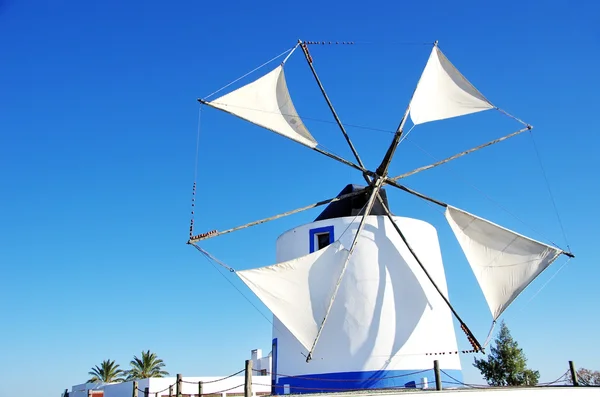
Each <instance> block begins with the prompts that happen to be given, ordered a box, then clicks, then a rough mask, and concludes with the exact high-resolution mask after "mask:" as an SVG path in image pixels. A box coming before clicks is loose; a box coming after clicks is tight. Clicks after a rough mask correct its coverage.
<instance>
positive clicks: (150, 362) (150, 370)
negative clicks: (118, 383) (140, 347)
mask: <svg viewBox="0 0 600 397" xmlns="http://www.w3.org/2000/svg"><path fill="white" fill-rule="evenodd" d="M129 364H130V365H131V369H130V370H129V371H127V380H133V379H146V378H163V377H165V376H167V375H169V373H168V372H167V371H164V370H163V369H162V368H163V367H164V366H165V363H164V362H163V360H161V359H160V358H158V357H157V356H156V353H150V350H148V351H145V352H144V351H143V352H142V358H141V359H140V358H138V357H137V356H133V360H131V362H130V363H129Z"/></svg>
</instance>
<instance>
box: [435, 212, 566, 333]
mask: <svg viewBox="0 0 600 397" xmlns="http://www.w3.org/2000/svg"><path fill="white" fill-rule="evenodd" d="M445 216H446V219H447V220H448V223H449V224H450V227H451V228H452V231H453V232H454V235H455V236H456V238H457V240H458V242H459V243H460V246H461V247H462V250H463V252H464V253H465V256H466V257H467V260H468V262H469V264H470V265H471V269H472V270H473V273H474V274H475V277H476V278H477V282H478V283H479V286H480V287H481V290H482V292H483V295H484V296H485V299H486V301H487V303H488V306H489V307H490V311H491V312H492V316H493V318H494V321H495V320H496V319H498V317H499V316H500V315H501V314H502V312H503V311H504V310H506V308H507V307H508V306H509V305H510V304H511V303H512V302H513V300H514V299H515V298H516V297H517V296H518V295H519V294H520V293H521V292H522V291H523V290H524V289H525V288H526V287H527V286H528V285H529V284H530V283H531V282H532V281H533V280H534V279H535V278H536V277H537V276H538V275H539V274H540V273H541V272H543V271H544V269H546V268H547V267H548V266H550V264H551V263H552V262H554V260H555V259H556V258H557V257H558V256H559V255H560V254H561V253H562V251H561V250H560V249H557V248H554V247H551V246H549V245H546V244H544V243H541V242H539V241H535V240H532V239H530V238H528V237H525V236H522V235H520V234H517V233H515V232H513V231H511V230H509V229H506V228H503V227H501V226H498V225H496V224H494V223H492V222H489V221H487V220H485V219H482V218H479V217H477V216H475V215H472V214H470V213H468V212H465V211H463V210H460V209H458V208H455V207H451V206H448V207H447V208H446V212H445Z"/></svg>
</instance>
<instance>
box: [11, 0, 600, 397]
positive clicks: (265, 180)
mask: <svg viewBox="0 0 600 397" xmlns="http://www.w3.org/2000/svg"><path fill="white" fill-rule="evenodd" d="M567 4H568V2H567V1H560V2H558V1H548V2H542V1H503V2H500V3H498V2H493V3H492V2H487V3H485V5H484V3H483V2H479V1H456V2H444V1H437V2H436V1H420V2H391V1H390V2H367V3H364V2H354V3H353V2H338V3H337V4H332V3H327V2H322V1H311V0H308V1H305V2H302V3H297V2H289V3H285V2H274V1H270V2H269V1H264V0H262V1H254V2H236V1H228V2H200V1H180V2H171V3H169V2H164V1H161V2H158V1H154V0H150V1H143V2H142V1H129V2H122V1H113V0H108V1H103V2H85V1H84V2H82V1H72V0H63V1H32V0H24V1H15V0H2V1H0V109H1V110H0V180H1V183H2V201H1V204H2V205H1V210H0V225H2V228H1V229H0V241H1V243H0V265H1V267H2V276H1V277H0V315H1V316H2V326H1V327H0V357H1V358H2V359H1V360H0V373H1V374H2V376H1V377H0V378H1V381H0V397H6V396H9V395H15V393H19V392H20V389H19V387H20V385H25V386H24V387H26V388H27V389H32V390H31V392H30V394H32V395H48V396H52V395H58V393H60V392H61V390H64V389H65V388H68V387H70V386H71V385H73V384H76V383H79V382H83V381H85V380H86V379H87V372H88V370H89V369H90V368H91V367H92V366H93V365H95V364H98V363H99V362H100V361H101V360H103V359H106V358H111V359H115V360H117V361H118V362H119V363H121V365H122V366H125V367H127V365H128V362H129V360H130V359H131V358H132V357H133V355H134V354H139V353H140V352H141V351H142V350H143V349H151V350H152V351H154V352H156V353H157V354H158V355H159V356H160V357H162V358H163V359H164V360H165V362H166V363H167V369H168V370H169V371H170V372H171V373H172V374H175V373H182V374H184V375H211V374H214V375H223V374H229V373H232V372H235V371H236V370H238V369H240V368H241V367H242V366H243V360H244V359H246V358H247V356H248V355H249V352H250V350H251V349H252V348H256V347H260V348H263V349H264V350H265V352H268V350H269V343H270V333H271V331H270V324H269V323H268V322H267V321H266V320H265V319H264V318H263V317H262V316H261V315H260V314H259V313H258V312H257V311H256V310H255V309H254V308H253V307H252V306H251V305H249V304H248V302H247V301H246V300H245V299H244V298H243V297H242V296H241V295H240V294H239V293H238V292H237V291H236V290H235V289H234V288H233V287H232V286H231V285H230V284H229V283H228V282H227V281H226V280H225V279H224V278H223V277H222V276H221V275H220V274H219V273H218V272H216V271H215V269H214V268H213V267H211V266H210V265H209V264H208V263H207V262H206V261H205V260H204V259H203V258H202V257H201V256H200V255H199V254H198V253H197V252H196V251H195V250H194V249H193V248H191V247H189V246H186V245H185V241H186V237H187V231H188V225H189V210H190V194H191V184H192V181H193V174H194V170H193V168H194V166H193V164H194V154H195V139H196V131H197V124H198V123H197V117H198V105H197V103H196V98H197V97H201V96H204V95H207V94H209V93H210V92H212V91H214V90H215V89H218V88H219V87H221V86H223V85H224V84H226V83H228V82H229V81H231V80H233V79H235V78H237V77H238V76H240V75H242V74H244V73H245V72H247V71H249V70H251V69H252V68H254V67H255V66H257V65H259V64H261V63H262V62H264V61H266V60H268V59H270V58H271V57H272V56H274V55H276V54H278V53H280V52H281V51H283V50H285V49H287V48H289V47H291V46H293V45H294V43H295V42H296V40H297V39H298V38H301V39H304V40H355V41H360V42H370V43H371V44H367V43H365V44H360V45H358V44H357V45H355V46H354V47H328V48H320V47H319V48H314V50H313V56H314V58H315V66H316V67H317V68H318V70H319V73H320V75H321V78H322V79H323V81H324V84H325V86H326V88H327V90H328V91H329V93H330V95H331V97H332V99H333V101H334V102H335V105H336V107H337V108H338V110H339V113H340V115H341V117H342V119H343V120H344V121H345V122H346V123H349V124H359V125H364V126H369V127H374V128H380V129H393V128H395V127H396V125H397V123H398V121H399V120H400V118H401V116H402V114H403V112H404V109H405V107H406V104H407V102H408V100H409V97H410V93H411V92H412V89H413V88H414V85H415V84H416V81H417V79H418V76H419V74H420V73H421V70H422V68H423V66H424V64H425V61H426V59H427V56H428V54H429V51H430V47H428V46H419V45H401V44H397V43H394V42H404V41H408V42H433V41H434V40H439V41H440V47H441V48H442V50H443V51H444V52H445V53H446V55H447V56H448V57H449V58H450V60H451V61H452V62H453V63H454V64H455V65H456V66H457V67H458V68H459V69H460V70H461V71H462V72H463V73H464V74H465V75H466V76H467V77H468V78H469V79H470V80H471V81H472V82H473V83H474V84H475V85H476V86H477V87H478V88H479V89H480V90H481V91H482V92H483V93H484V94H485V95H486V96H487V97H488V98H489V99H490V100H491V101H493V102H494V103H495V104H497V105H498V106H500V107H504V108H506V109H507V110H508V111H510V112H511V113H513V114H515V115H517V116H519V117H521V118H523V119H524V120H526V121H528V122H529V123H531V124H533V125H534V126H535V129H534V137H535V142H536V143H537V145H538V148H539V151H540V154H541V157H542V161H543V164H544V168H545V170H546V172H547V174H548V179H549V182H550V185H551V187H552V189H553V192H554V196H555V199H556V203H557V206H558V208H559V211H560V214H561V216H562V220H563V223H564V226H565V229H566V232H567V237H568V240H569V243H570V244H571V248H572V249H573V251H574V252H575V253H576V255H577V258H576V259H575V260H574V261H572V262H570V263H569V265H568V266H567V267H565V268H564V269H563V270H562V271H561V272H560V273H559V274H558V276H557V277H555V278H554V279H553V280H552V282H550V283H549V284H548V285H547V286H546V287H545V288H544V289H543V290H542V291H541V292H540V293H539V294H538V295H537V296H536V297H535V299H533V300H531V298H532V297H533V296H534V294H535V292H536V291H537V290H539V288H540V287H541V286H542V285H543V284H544V283H545V282H546V281H547V280H548V279H549V278H550V277H551V276H552V274H554V272H555V271H556V270H557V269H558V268H559V267H560V265H562V263H563V260H562V259H561V260H559V261H558V262H556V263H555V264H554V265H553V266H552V267H551V268H550V269H549V270H548V272H547V273H544V275H543V276H542V277H541V278H540V279H539V280H537V281H536V282H535V283H534V284H532V286H531V288H530V289H528V290H527V292H525V293H524V294H523V295H522V296H521V297H520V298H519V299H518V300H517V301H516V302H515V304H514V305H513V306H512V307H511V308H510V309H509V310H508V311H507V312H506V313H505V315H504V318H505V320H506V321H507V324H508V325H509V327H510V329H511V331H512V333H513V335H514V336H515V338H517V340H518V341H519V343H520V344H521V346H522V347H524V348H525V352H526V354H527V355H528V357H529V363H530V365H531V366H532V367H533V368H536V369H539V370H540V371H541V374H542V380H546V381H547V380H552V379H553V378H555V377H557V376H559V375H560V374H562V372H564V371H565V370H566V368H567V361H568V360H575V361H576V364H578V365H580V366H586V367H595V368H596V369H600V368H598V367H599V366H598V361H597V357H598V353H600V351H599V348H598V344H597V330H598V327H599V325H600V323H599V321H598V316H597V306H598V302H599V300H600V289H599V288H598V286H597V283H598V280H599V277H600V270H599V267H598V261H597V258H596V254H594V252H595V251H594V249H595V248H596V247H597V244H598V243H597V241H596V237H597V231H596V229H597V223H598V220H599V219H598V218H599V211H598V206H597V197H598V194H599V193H600V191H599V190H598V182H597V181H598V176H597V173H598V163H597V161H596V159H597V156H598V148H599V143H600V138H599V137H598V134H597V133H596V130H597V113H598V109H597V103H598V101H597V92H598V88H600V84H599V83H600V81H599V77H598V73H597V71H598V70H600V62H599V55H598V48H599V44H600V30H599V28H598V25H597V20H598V16H599V15H600V6H599V5H597V4H595V3H594V2H592V1H570V4H569V5H567ZM287 73H288V74H287V77H288V83H289V86H290V90H291V92H292V95H293V96H294V100H295V101H296V104H297V108H298V111H299V112H300V113H301V114H303V115H306V116H308V117H312V118H315V119H324V120H331V118H330V116H329V114H328V111H327V109H326V107H325V104H324V102H323V101H322V99H321V98H320V97H319V92H318V90H317V87H316V86H315V85H314V82H313V81H312V80H311V76H310V73H309V71H308V68H307V66H306V64H305V63H304V60H303V59H302V55H301V53H300V52H297V53H295V54H294V56H293V57H292V58H291V59H290V61H289V65H288V70H287ZM307 125H308V126H309V128H310V129H311V131H312V132H313V134H314V135H315V136H316V137H317V139H319V140H320V141H322V142H323V143H324V144H325V146H327V147H328V148H330V149H331V150H333V151H335V152H336V153H339V154H342V155H344V156H346V157H348V158H350V157H351V155H350V153H349V151H348V149H347V148H346V146H345V142H344V141H343V139H342V138H341V136H340V134H339V132H338V131H337V130H336V128H335V127H334V126H333V125H331V124H329V123H320V122H317V121H311V120H307ZM517 128H518V124H516V123H513V122H512V121H511V120H508V119H506V118H503V117H501V116H500V115H498V114H493V112H486V113H485V114H479V115H474V116H472V117H466V118H463V119H462V120H456V121H448V122H440V123H432V124H431V125H425V126H423V127H422V128H417V129H415V131H414V132H413V133H412V134H411V136H410V137H411V139H410V142H409V141H407V142H404V143H403V144H402V146H401V148H400V149H399V151H398V155H397V156H396V159H395V161H394V163H393V165H392V168H391V172H392V173H394V174H397V173H401V172H403V171H406V170H409V169H411V167H413V166H419V165H424V164H426V163H428V162H431V158H430V157H428V156H427V155H425V154H424V153H423V152H422V151H421V150H420V149H418V147H421V148H423V149H425V150H426V151H427V152H429V153H431V154H432V155H434V156H435V157H437V158H441V157H444V156H447V155H451V154H453V153H454V152H456V151H459V150H461V149H466V148H468V147H471V146H475V145H477V144H479V143H482V142H485V141H486V140H488V139H491V138H493V137H498V136H501V135H503V134H506V133H509V132H512V131H514V130H516V129H517ZM349 132H350V134H351V135H352V137H353V139H354V140H355V143H356V145H357V146H358V149H359V150H360V152H361V154H362V156H363V157H364V158H365V160H366V161H367V163H368V164H369V165H370V166H371V167H374V166H375V165H376V164H377V163H378V162H379V160H380V158H381V156H382V154H383V152H384V150H385V148H386V146H387V144H388V143H389V140H390V139H391V135H390V134H387V133H385V132H376V131H372V130H364V129H357V128H349ZM417 145H418V146H417ZM349 182H354V183H360V182H361V178H360V175H359V174H358V173H356V172H354V171H353V170H351V169H349V168H347V167H345V166H343V165H338V164H336V163H335V162H333V161H330V160H328V159H326V158H321V157H320V156H319V155H317V154H316V153H313V152H311V151H310V150H307V149H306V148H304V147H301V146H300V145H296V144H294V143H293V142H291V141H288V140H286V139H284V138H281V137H279V136H276V135H274V134H271V133H269V132H267V131H264V130H261V129H259V128H254V127H250V126H248V125H247V124H245V123H244V122H242V121H239V120H232V118H231V117H227V116H226V115H224V114H221V113H220V112H218V111H214V110H211V109H205V112H204V117H203V122H202V129H201V150H200V167H199V183H200V185H201V186H200V188H199V191H198V201H197V203H198V211H197V217H196V224H197V225H198V228H197V231H198V232H202V231H207V230H211V229H214V228H219V229H222V228H225V227H228V226H233V225H235V224H237V223H241V222H245V221H250V220H253V219H255V218H260V217H263V216H267V215H271V214H274V213H277V212H278V211H282V210H286V209H289V208H294V207H296V206H301V205H303V204H307V203H310V202H312V201H317V200H319V199H323V198H327V197H330V196H333V195H335V194H336V193H337V192H338V191H339V190H340V189H341V188H342V187H343V186H344V185H345V184H346V183H349ZM406 184H407V185H409V186H411V187H414V188H416V189H419V190H422V191H423V192H425V193H428V194H431V195H433V196H435V197H438V198H440V199H443V200H446V201H448V202H450V203H452V204H454V205H457V206H459V207H462V208H465V209H466V210H469V211H471V212H475V213H477V214H479V215H481V216H484V217H487V218H489V219H491V220H493V221H495V222H498V223H501V224H503V225H506V226H508V227H512V228H514V229H516V230H517V231H519V232H522V233H525V234H528V235H531V236H532V237H536V238H543V239H544V241H547V239H550V240H552V241H555V242H556V243H557V244H559V245H561V246H563V247H564V246H565V240H564V237H563V235H562V233H561V229H560V226H559V224H558V222H557V220H556V216H555V214H554V211H553V207H552V204H551V201H550V197H549V195H548V192H547V190H546V185H545V183H544V180H543V174H542V172H541V170H540V167H539V163H538V161H537V158H536V157H535V152H534V149H533V146H532V140H531V137H530V136H528V135H527V134H524V135H522V136H519V137H517V138H514V139H513V140H512V141H508V142H504V143H502V144H500V145H497V146H496V147H492V148H488V149H487V150H486V151H481V152H479V153H477V154H473V155H471V156H469V157H466V158H463V159H461V160H458V161H457V162H456V163H453V164H451V165H448V166H447V167H440V168H439V169H436V170H432V171H428V172H425V173H423V174H421V175H418V176H415V177H413V178H411V179H410V180H408V179H407V180H406ZM473 186H476V187H477V188H478V189H480V190H481V191H483V192H485V194H487V195H489V196H490V197H492V198H493V200H494V202H492V201H490V200H488V199H487V198H486V196H484V195H483V194H482V193H480V191H478V190H476V189H475V188H473ZM236 190H238V193H236ZM236 194H237V195H238V196H236ZM388 194H389V195H390V197H391V205H392V207H393V210H394V212H395V213H397V214H400V215H407V216H414V217H419V218H422V219H425V220H427V221H430V222H431V223H433V224H434V225H435V226H436V227H437V228H438V230H439V235H440V240H441V246H442V250H443V255H444V260H445V263H446V267H447V274H448V283H449V285H450V296H451V300H452V301H453V302H454V304H455V306H456V308H457V309H458V310H459V312H460V313H462V315H463V317H464V318H465V320H466V321H467V323H468V324H469V325H470V326H471V328H472V329H473V331H474V332H475V333H476V334H477V335H478V336H479V337H480V339H485V335H486V334H487V331H488V327H489V324H490V321H491V317H490V314H489V310H488V308H487V306H486V304H485V302H484V300H483V297H482V295H481V293H480V291H479V290H478V287H477V285H476V283H475V280H474V278H473V276H472V274H471V273H470V270H469V268H468V265H467V264H466V262H465V260H464V258H463V256H462V254H461V252H460V250H459V248H458V244H457V243H456V241H455V240H454V238H453V236H452V235H451V234H450V231H449V228H448V226H447V224H446V223H445V221H444V219H443V216H442V215H441V214H440V213H439V212H438V211H437V210H436V209H434V208H432V207H431V206H430V205H428V204H425V203H422V202H420V201H418V200H416V199H414V198H412V197H410V196H406V195H404V194H403V193H401V192H396V191H389V192H388ZM239 195H241V196H242V197H239ZM495 203H499V205H501V206H503V207H505V208H507V209H509V211H510V212H511V213H513V214H515V215H516V216H517V217H518V218H519V219H521V220H522V221H523V222H519V221H517V220H516V219H515V218H514V217H512V216H510V215H509V214H507V212H505V211H503V210H502V209H500V208H499V206H498V205H497V204H495ZM317 214H318V211H313V212H309V213H305V214H302V215H298V216H295V217H291V218H287V219H285V220H282V221H280V222H274V223H271V224H267V225H264V226H261V227H259V228H256V229H254V230H250V231H246V232H240V233H239V234H236V235H231V236H224V237H222V238H219V239H215V240H213V241H209V242H207V243H206V244H205V245H204V246H205V247H206V248H207V249H208V250H209V251H211V252H213V253H214V254H215V255H217V256H218V257H220V258H222V259H223V260H225V261H226V262H228V263H230V264H231V265H233V266H234V267H237V268H240V269H242V268H249V267H253V266H260V265H266V264H270V263H271V262H272V261H273V260H274V244H275V238H276V237H277V236H278V235H279V234H280V233H282V232H283V231H285V230H287V229H288V228H290V227H292V226H294V225H296V224H299V223H304V222H308V221H310V220H311V219H312V218H313V217H314V216H316V215H317ZM532 229H533V230H540V231H542V235H541V236H540V235H539V234H536V233H535V232H534V231H533V230H532ZM227 277H229V279H230V280H232V281H233V282H234V283H235V285H237V286H240V283H239V282H238V280H236V279H235V278H234V277H232V276H230V275H227ZM242 290H243V291H244V293H245V294H246V295H247V296H249V297H250V298H251V299H252V300H253V302H256V300H255V299H254V298H253V297H252V296H251V295H250V293H249V292H248V290H246V289H243V288H242ZM259 307H260V308H261V310H263V312H265V313H266V309H265V308H264V307H263V306H259ZM459 335H461V334H459ZM459 340H460V344H461V346H466V345H465V339H464V338H463V337H461V338H460V339H459ZM471 362H472V357H470V356H467V357H465V358H464V359H463V366H464V371H465V378H466V380H468V381H472V382H478V381H481V379H480V377H479V376H478V373H477V371H476V370H474V369H473V368H472V366H471Z"/></svg>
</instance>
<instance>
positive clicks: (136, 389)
mask: <svg viewBox="0 0 600 397" xmlns="http://www.w3.org/2000/svg"><path fill="white" fill-rule="evenodd" d="M137 391H138V383H137V380H134V381H133V393H131V395H132V396H133V397H138V392H137Z"/></svg>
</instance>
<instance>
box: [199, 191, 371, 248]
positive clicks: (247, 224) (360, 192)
mask: <svg viewBox="0 0 600 397" xmlns="http://www.w3.org/2000/svg"><path fill="white" fill-rule="evenodd" d="M365 190H367V189H366V188H365V189H360V190H357V191H355V192H352V193H347V194H343V195H341V196H339V197H333V198H330V199H327V200H322V201H319V202H316V203H313V204H310V205H307V206H305V207H301V208H296V209H294V210H291V211H287V212H283V213H281V214H277V215H273V216H270V217H268V218H263V219H259V220H257V221H253V222H250V223H246V224H245V225H241V226H236V227H232V228H231V229H227V230H223V231H221V232H215V233H206V234H205V235H204V236H203V235H198V236H194V237H192V238H190V239H189V240H188V244H193V243H197V242H198V241H201V240H207V239H209V238H213V237H217V236H220V235H223V234H227V233H231V232H235V231H237V230H241V229H245V228H247V227H251V226H256V225H260V224H262V223H265V222H269V221H273V220H275V219H279V218H283V217H286V216H288V215H293V214H297V213H298V212H302V211H306V210H309V209H311V208H315V207H319V206H321V205H325V204H329V203H333V202H335V201H340V200H344V199H347V198H349V197H353V196H357V195H359V194H362V193H364V192H365ZM199 236H202V237H199Z"/></svg>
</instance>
